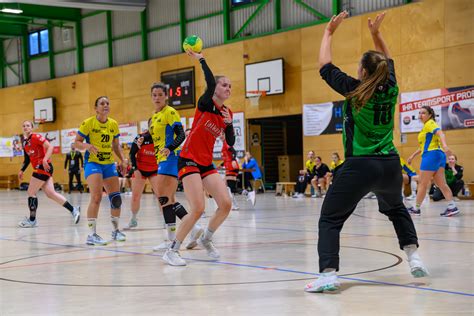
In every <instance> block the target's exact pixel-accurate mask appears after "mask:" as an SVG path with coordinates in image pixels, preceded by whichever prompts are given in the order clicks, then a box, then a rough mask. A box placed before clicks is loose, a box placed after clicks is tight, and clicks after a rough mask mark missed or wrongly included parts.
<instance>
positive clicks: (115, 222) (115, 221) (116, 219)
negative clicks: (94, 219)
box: [110, 216, 120, 231]
mask: <svg viewBox="0 0 474 316" xmlns="http://www.w3.org/2000/svg"><path fill="white" fill-rule="evenodd" d="M110 220H111V221H112V226H113V227H114V231H115V230H118V228H119V220H120V217H116V216H112V217H111V218H110Z"/></svg>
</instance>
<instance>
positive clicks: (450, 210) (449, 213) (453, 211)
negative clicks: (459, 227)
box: [439, 207, 460, 217]
mask: <svg viewBox="0 0 474 316" xmlns="http://www.w3.org/2000/svg"><path fill="white" fill-rule="evenodd" d="M459 212H460V210H459V209H458V208H457V207H454V208H447V209H446V211H444V212H443V213H441V214H439V215H440V216H443V217H451V216H454V215H456V214H459Z"/></svg>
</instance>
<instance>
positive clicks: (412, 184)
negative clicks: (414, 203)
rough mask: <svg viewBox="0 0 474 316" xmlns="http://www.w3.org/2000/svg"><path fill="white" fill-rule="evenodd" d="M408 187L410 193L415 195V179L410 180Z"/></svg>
mask: <svg viewBox="0 0 474 316" xmlns="http://www.w3.org/2000/svg"><path fill="white" fill-rule="evenodd" d="M410 187H411V195H416V187H417V185H416V181H413V179H412V180H411V182H410Z"/></svg>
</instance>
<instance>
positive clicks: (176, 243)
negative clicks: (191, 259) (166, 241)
mask: <svg viewBox="0 0 474 316" xmlns="http://www.w3.org/2000/svg"><path fill="white" fill-rule="evenodd" d="M179 247H181V242H180V241H179V240H177V239H175V240H173V243H172V244H171V246H170V249H172V250H174V251H179Z"/></svg>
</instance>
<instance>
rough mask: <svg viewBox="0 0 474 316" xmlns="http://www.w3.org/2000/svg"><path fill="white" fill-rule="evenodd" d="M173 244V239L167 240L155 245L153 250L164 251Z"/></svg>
mask: <svg viewBox="0 0 474 316" xmlns="http://www.w3.org/2000/svg"><path fill="white" fill-rule="evenodd" d="M170 246H171V241H169V240H165V241H163V242H162V243H161V244H159V245H158V246H155V247H153V251H163V250H167V249H168V248H169V247H170Z"/></svg>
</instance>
